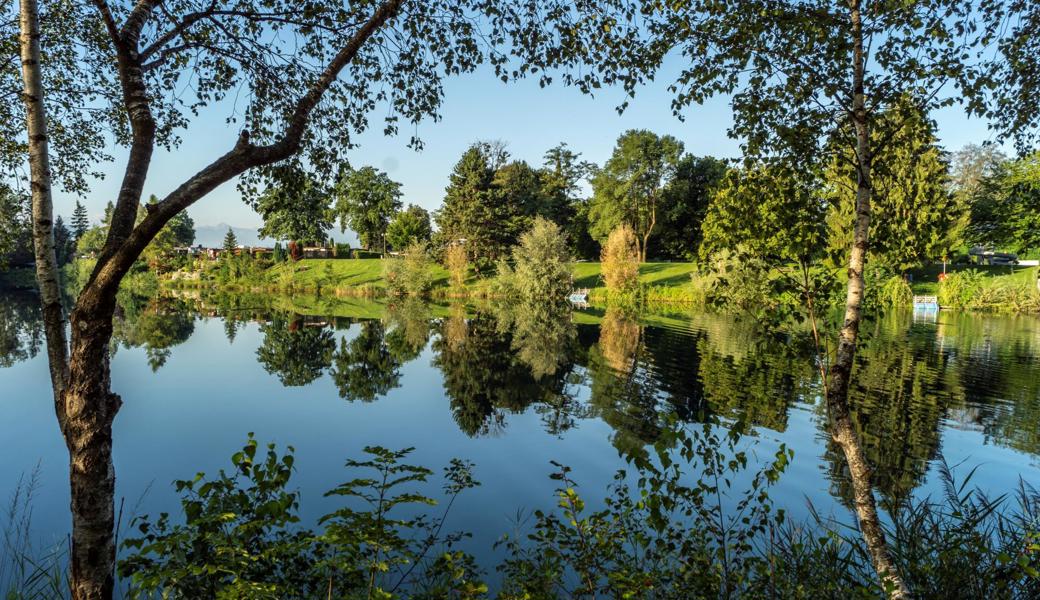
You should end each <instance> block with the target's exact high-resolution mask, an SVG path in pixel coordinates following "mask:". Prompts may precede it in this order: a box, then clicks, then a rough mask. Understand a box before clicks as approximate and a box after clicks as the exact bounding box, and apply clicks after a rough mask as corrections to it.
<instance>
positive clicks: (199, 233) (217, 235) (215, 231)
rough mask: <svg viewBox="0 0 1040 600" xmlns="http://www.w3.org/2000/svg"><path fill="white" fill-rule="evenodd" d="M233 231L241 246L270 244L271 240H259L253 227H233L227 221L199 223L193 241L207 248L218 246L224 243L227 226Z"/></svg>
mask: <svg viewBox="0 0 1040 600" xmlns="http://www.w3.org/2000/svg"><path fill="white" fill-rule="evenodd" d="M229 227H230V228H231V231H234V232H235V237H236V238H238V243H239V244H240V245H242V246H271V245H274V241H272V240H262V241H261V240H260V234H259V233H257V230H256V228H253V227H234V226H231V225H228V224H227V223H219V224H217V225H199V226H196V227H195V243H196V244H197V245H202V246H206V247H207V248H219V247H220V246H223V245H224V236H225V235H227V230H228V228H229Z"/></svg>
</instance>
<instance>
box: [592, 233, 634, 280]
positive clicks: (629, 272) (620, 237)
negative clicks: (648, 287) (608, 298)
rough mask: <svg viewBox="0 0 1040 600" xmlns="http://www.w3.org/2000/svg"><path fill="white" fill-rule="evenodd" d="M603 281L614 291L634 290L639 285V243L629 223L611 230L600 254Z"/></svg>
mask: <svg viewBox="0 0 1040 600" xmlns="http://www.w3.org/2000/svg"><path fill="white" fill-rule="evenodd" d="M600 262H601V263H602V264H601V268H602V272H603V281H604V282H605V283H606V284H607V289H608V290H610V291H612V292H623V293H627V292H632V291H634V290H635V289H636V288H637V287H639V244H638V242H637V240H636V234H635V232H634V231H633V230H632V228H631V227H629V226H628V225H621V226H619V227H618V228H616V229H614V231H611V232H610V236H609V237H608V238H607V243H606V244H604V245H603V253H602V254H601V255H600Z"/></svg>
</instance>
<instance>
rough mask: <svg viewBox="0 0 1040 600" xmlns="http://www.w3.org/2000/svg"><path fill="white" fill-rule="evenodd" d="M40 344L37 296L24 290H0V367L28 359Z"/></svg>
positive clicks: (41, 343) (40, 333)
mask: <svg viewBox="0 0 1040 600" xmlns="http://www.w3.org/2000/svg"><path fill="white" fill-rule="evenodd" d="M42 347H43V319H42V317H41V316H40V301H39V299H38V298H37V297H36V296H35V295H32V294H27V293H0V368H6V367H10V366H12V365H14V364H15V363H18V362H21V361H23V360H29V359H30V358H33V357H35V356H36V355H37V354H39V352H40V350H41V349H42Z"/></svg>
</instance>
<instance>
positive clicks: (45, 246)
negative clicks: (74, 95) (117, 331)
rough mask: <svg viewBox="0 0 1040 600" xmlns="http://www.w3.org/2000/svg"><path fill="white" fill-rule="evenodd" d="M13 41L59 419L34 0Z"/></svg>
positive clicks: (59, 344) (57, 337)
mask: <svg viewBox="0 0 1040 600" xmlns="http://www.w3.org/2000/svg"><path fill="white" fill-rule="evenodd" d="M19 25H20V29H21V34H20V39H19V46H20V51H21V61H22V82H23V85H24V90H23V93H22V98H23V102H24V103H25V113H26V132H27V133H28V138H29V140H28V141H29V144H28V145H29V173H30V193H31V195H32V226H33V227H32V236H33V253H34V255H35V259H36V279H37V281H38V283H39V287H40V303H41V304H42V308H43V320H44V332H45V335H46V337H47V358H48V363H49V366H50V372H51V381H52V382H53V388H54V403H55V408H56V409H57V410H58V421H59V423H61V422H62V421H63V420H64V418H63V413H62V410H61V397H62V392H63V390H64V388H65V380H66V378H67V367H66V366H67V362H68V349H67V341H66V338H65V316H64V310H63V308H62V304H61V287H60V283H59V281H58V259H57V255H56V253H55V249H54V206H53V202H52V199H51V165H50V153H49V151H48V148H47V112H46V107H45V106H44V104H43V81H42V77H41V74H40V15H39V6H38V5H37V3H36V0H21V3H20V6H19Z"/></svg>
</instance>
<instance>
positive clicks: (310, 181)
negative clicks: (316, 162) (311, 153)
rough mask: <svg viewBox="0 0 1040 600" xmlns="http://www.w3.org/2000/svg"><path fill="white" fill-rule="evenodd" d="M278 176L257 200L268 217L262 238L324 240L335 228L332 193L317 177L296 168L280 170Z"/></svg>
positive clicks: (260, 209)
mask: <svg viewBox="0 0 1040 600" xmlns="http://www.w3.org/2000/svg"><path fill="white" fill-rule="evenodd" d="M276 173H277V174H278V175H277V179H275V180H274V181H272V185H271V186H270V187H268V188H267V190H265V191H264V193H263V194H261V195H260V197H259V198H258V199H257V200H256V203H255V208H256V211H257V212H258V213H260V216H261V217H262V218H263V219H264V224H263V226H262V227H260V231H259V233H260V237H265V238H274V239H278V240H290V241H301V242H322V241H325V238H326V237H327V234H326V232H327V231H328V230H329V229H330V228H331V227H332V213H331V209H330V207H331V204H332V196H331V195H330V194H329V191H328V190H327V189H326V188H325V186H323V185H321V184H320V183H318V182H317V181H316V180H315V179H314V177H312V176H311V175H309V174H307V173H306V172H304V171H302V170H300V169H299V168H296V167H286V168H278V169H276Z"/></svg>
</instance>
